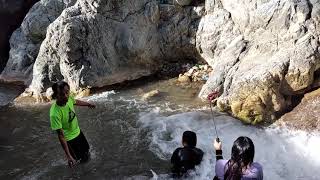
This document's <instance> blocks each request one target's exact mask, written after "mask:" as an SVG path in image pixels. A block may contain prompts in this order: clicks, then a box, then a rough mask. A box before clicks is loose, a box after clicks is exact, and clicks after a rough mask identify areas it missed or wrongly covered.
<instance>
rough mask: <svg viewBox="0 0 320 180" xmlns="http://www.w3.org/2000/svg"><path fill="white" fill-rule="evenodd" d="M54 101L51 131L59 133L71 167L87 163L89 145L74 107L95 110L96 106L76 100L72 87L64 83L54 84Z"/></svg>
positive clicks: (51, 109) (51, 110)
mask: <svg viewBox="0 0 320 180" xmlns="http://www.w3.org/2000/svg"><path fill="white" fill-rule="evenodd" d="M52 91H53V94H52V99H53V100H54V101H53V103H52V105H51V108H50V125H51V129H52V130H54V131H56V132H57V133H58V138H59V141H60V143H61V146H62V148H63V150H64V152H65V154H66V156H67V160H68V165H69V167H72V166H74V165H75V164H76V163H77V162H81V163H82V162H87V161H88V159H89V157H90V153H89V148H90V147H89V144H88V141H87V139H86V137H85V136H84V134H83V132H82V131H81V130H80V128H79V125H78V119H77V116H76V114H75V110H74V105H76V106H87V107H89V108H95V105H94V104H90V103H88V102H85V101H80V100H77V99H74V97H72V96H70V95H69V92H70V86H69V85H68V83H66V82H64V81H60V82H57V83H54V84H53V86H52Z"/></svg>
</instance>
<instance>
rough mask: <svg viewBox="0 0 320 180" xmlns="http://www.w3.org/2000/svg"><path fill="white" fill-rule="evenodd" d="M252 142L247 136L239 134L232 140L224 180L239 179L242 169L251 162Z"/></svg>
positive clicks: (252, 156)
mask: <svg viewBox="0 0 320 180" xmlns="http://www.w3.org/2000/svg"><path fill="white" fill-rule="evenodd" d="M253 158H254V144H253V142H252V140H251V139H250V138H248V137H244V136H240V137H239V138H238V139H237V140H236V141H234V143H233V146H232V151H231V159H230V160H229V161H228V163H227V166H226V168H227V170H226V173H225V175H224V179H225V180H240V179H241V176H242V170H243V169H245V168H246V167H247V166H248V165H249V164H251V163H252V162H253Z"/></svg>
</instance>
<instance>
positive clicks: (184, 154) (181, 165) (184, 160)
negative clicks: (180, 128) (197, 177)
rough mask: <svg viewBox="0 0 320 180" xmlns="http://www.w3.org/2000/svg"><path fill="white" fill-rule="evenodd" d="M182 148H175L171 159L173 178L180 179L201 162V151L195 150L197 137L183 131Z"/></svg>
mask: <svg viewBox="0 0 320 180" xmlns="http://www.w3.org/2000/svg"><path fill="white" fill-rule="evenodd" d="M182 145H183V147H179V148H177V149H176V150H175V151H174V152H173V154H172V157H171V164H173V167H172V173H173V177H182V176H184V175H186V172H187V171H188V170H190V169H194V168H195V166H196V165H199V164H200V163H201V161H202V157H203V151H202V150H201V149H199V148H196V145H197V135H196V133H195V132H192V131H185V132H184V133H183V135H182Z"/></svg>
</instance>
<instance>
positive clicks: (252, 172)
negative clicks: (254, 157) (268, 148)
mask: <svg viewBox="0 0 320 180" xmlns="http://www.w3.org/2000/svg"><path fill="white" fill-rule="evenodd" d="M262 175H263V170H262V165H261V164H259V163H257V162H253V163H252V164H251V166H250V168H249V169H248V170H247V172H246V174H245V177H246V178H256V179H259V177H262Z"/></svg>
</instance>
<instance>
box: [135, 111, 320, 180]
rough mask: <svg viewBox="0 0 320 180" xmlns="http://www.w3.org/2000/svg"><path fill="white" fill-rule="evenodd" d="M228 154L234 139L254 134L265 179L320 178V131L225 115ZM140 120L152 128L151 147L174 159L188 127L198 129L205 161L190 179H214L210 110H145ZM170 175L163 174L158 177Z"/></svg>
mask: <svg viewBox="0 0 320 180" xmlns="http://www.w3.org/2000/svg"><path fill="white" fill-rule="evenodd" d="M215 119H216V123H217V128H218V133H219V134H220V139H221V140H222V141H223V152H224V157H225V158H230V152H231V147H232V144H233V141H234V140H235V139H236V138H237V137H239V136H248V137H250V138H251V139H252V140H253V142H254V144H255V148H256V154H255V161H257V162H259V163H260V164H262V165H263V170H264V179H277V180H282V179H283V180H284V179H301V178H303V179H310V180H313V179H314V180H316V179H318V176H316V174H318V169H319V167H320V156H317V154H318V153H319V152H320V135H319V134H308V133H306V132H293V131H289V130H285V129H280V128H277V127H269V128H256V127H252V126H245V125H243V124H242V123H240V122H239V121H237V120H235V119H233V118H231V117H229V116H225V115H221V116H218V117H215ZM138 123H140V124H141V126H142V127H144V128H148V129H149V130H150V136H149V138H150V140H151V144H150V150H151V151H152V152H154V153H155V154H156V155H157V156H158V157H159V158H161V159H164V160H168V161H169V160H170V157H171V154H172V152H173V151H174V150H175V148H177V147H180V146H181V135H182V133H183V132H184V131H185V130H192V131H195V132H196V133H197V136H198V144H197V146H198V147H199V148H201V149H202V150H203V151H204V152H205V155H204V158H203V162H202V163H201V165H199V166H198V167H197V169H196V171H195V175H194V176H192V177H190V178H189V179H212V178H213V176H214V165H215V154H214V150H213V145H212V142H213V139H214V138H215V131H214V126H213V122H212V120H211V118H210V116H209V112H208V113H205V112H187V113H178V114H174V115H170V116H164V115H161V113H160V108H154V109H153V110H152V111H150V112H147V113H141V114H140V119H139V121H138ZM161 177H163V178H162V179H166V177H167V175H162V176H161V175H159V178H157V179H161Z"/></svg>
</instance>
